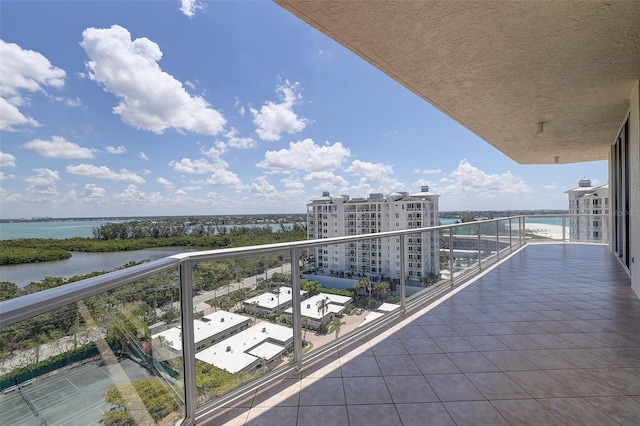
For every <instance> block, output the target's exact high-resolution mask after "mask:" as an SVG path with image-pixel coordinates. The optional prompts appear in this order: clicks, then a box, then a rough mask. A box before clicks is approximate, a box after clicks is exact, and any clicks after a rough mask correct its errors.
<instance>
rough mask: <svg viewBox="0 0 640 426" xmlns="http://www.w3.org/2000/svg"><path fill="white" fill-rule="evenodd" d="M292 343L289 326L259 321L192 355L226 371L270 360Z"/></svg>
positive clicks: (244, 369) (238, 369)
mask: <svg viewBox="0 0 640 426" xmlns="http://www.w3.org/2000/svg"><path fill="white" fill-rule="evenodd" d="M292 345H293V330H292V329H291V328H289V327H285V326H282V325H277V324H272V323H268V322H260V323H258V324H256V325H254V326H253V327H250V328H248V329H246V330H244V331H242V332H240V333H238V334H236V335H234V336H232V337H229V338H228V339H226V340H224V341H222V342H219V343H216V344H215V345H213V346H211V347H209V348H207V349H205V350H203V351H202V352H199V353H197V354H196V359H198V360H200V361H203V362H206V363H208V364H211V365H213V366H214V367H217V368H221V369H223V370H226V371H228V372H229V373H238V372H240V371H247V372H248V371H251V370H252V369H255V368H257V367H260V366H265V365H266V364H268V363H270V362H272V361H273V360H275V359H276V358H278V357H279V356H280V355H281V354H282V353H283V352H284V351H286V350H287V349H289V348H291V346H292Z"/></svg>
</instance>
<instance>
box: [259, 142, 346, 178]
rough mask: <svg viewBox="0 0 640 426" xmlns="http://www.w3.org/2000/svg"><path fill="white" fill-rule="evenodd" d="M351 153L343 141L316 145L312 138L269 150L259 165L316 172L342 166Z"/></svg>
mask: <svg viewBox="0 0 640 426" xmlns="http://www.w3.org/2000/svg"><path fill="white" fill-rule="evenodd" d="M350 155H351V152H350V151H349V149H348V148H345V147H343V146H342V143H341V142H336V143H334V144H333V145H329V144H328V143H327V144H326V145H325V146H319V145H316V144H315V142H313V140H312V139H305V140H303V141H300V142H290V143H289V149H281V150H279V151H267V152H266V153H265V154H264V160H262V161H261V162H260V163H258V164H257V166H258V167H261V168H265V169H272V170H280V171H286V170H304V171H307V172H316V171H323V170H335V169H338V168H340V166H341V165H342V162H343V161H344V160H345V159H347V158H348V157H349V156H350Z"/></svg>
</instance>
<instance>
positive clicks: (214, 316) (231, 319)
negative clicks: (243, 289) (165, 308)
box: [151, 311, 252, 352]
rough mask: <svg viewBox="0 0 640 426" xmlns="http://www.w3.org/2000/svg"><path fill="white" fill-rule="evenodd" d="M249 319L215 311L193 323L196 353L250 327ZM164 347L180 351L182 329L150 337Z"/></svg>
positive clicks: (170, 330) (173, 329)
mask: <svg viewBox="0 0 640 426" xmlns="http://www.w3.org/2000/svg"><path fill="white" fill-rule="evenodd" d="M251 321H252V320H251V318H248V317H245V316H243V315H238V314H234V313H231V312H227V311H216V312H214V313H211V314H209V315H205V316H203V317H202V318H201V319H199V320H198V319H196V320H194V321H193V337H194V342H195V348H196V352H197V351H201V350H202V349H204V348H206V347H208V346H211V345H212V344H214V343H216V342H219V341H221V340H224V339H226V338H227V337H229V336H231V335H233V334H235V333H238V332H240V331H242V330H244V329H246V328H247V327H249V326H250V323H251ZM151 338H152V339H154V340H157V341H158V342H160V341H161V344H162V345H163V346H165V347H168V348H171V349H172V350H174V351H176V352H181V351H182V328H181V327H179V326H178V327H172V328H169V329H168V330H165V331H162V332H160V333H157V334H154V335H152V336H151Z"/></svg>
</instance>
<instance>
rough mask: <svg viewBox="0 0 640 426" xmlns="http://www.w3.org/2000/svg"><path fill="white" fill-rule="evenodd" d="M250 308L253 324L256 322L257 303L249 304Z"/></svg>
mask: <svg viewBox="0 0 640 426" xmlns="http://www.w3.org/2000/svg"><path fill="white" fill-rule="evenodd" d="M251 308H252V310H253V323H254V324H256V323H257V322H258V302H255V301H254V302H251Z"/></svg>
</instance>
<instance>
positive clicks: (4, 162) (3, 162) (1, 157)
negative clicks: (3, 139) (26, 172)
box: [0, 151, 16, 167]
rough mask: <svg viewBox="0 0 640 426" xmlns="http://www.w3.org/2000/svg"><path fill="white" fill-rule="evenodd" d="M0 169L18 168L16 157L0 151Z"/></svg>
mask: <svg viewBox="0 0 640 426" xmlns="http://www.w3.org/2000/svg"><path fill="white" fill-rule="evenodd" d="M0 167H16V157H15V156H14V155H12V154H9V153H8V152H2V151H0Z"/></svg>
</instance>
